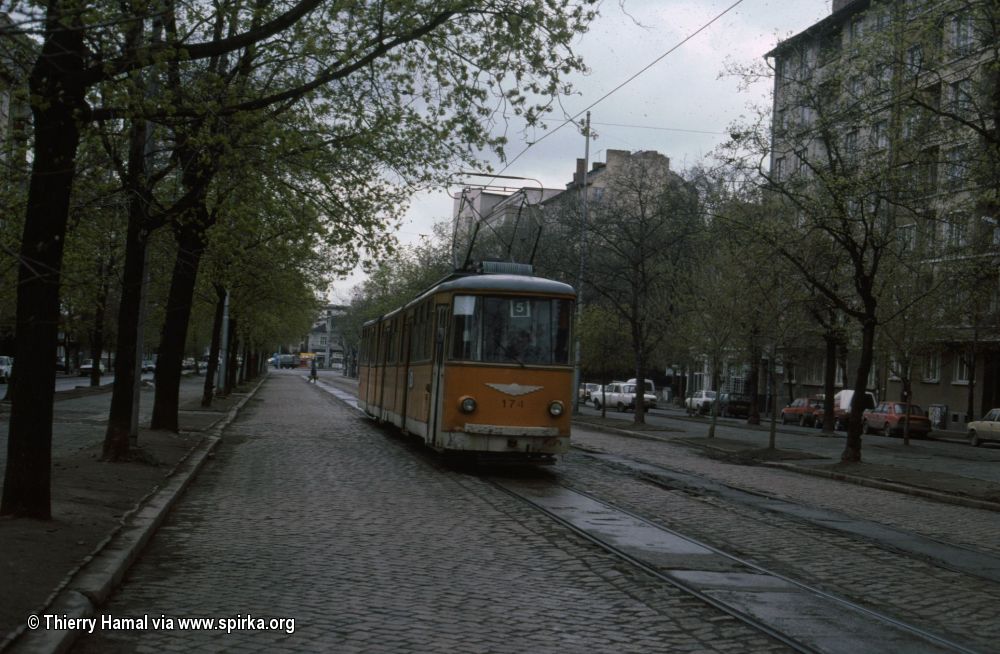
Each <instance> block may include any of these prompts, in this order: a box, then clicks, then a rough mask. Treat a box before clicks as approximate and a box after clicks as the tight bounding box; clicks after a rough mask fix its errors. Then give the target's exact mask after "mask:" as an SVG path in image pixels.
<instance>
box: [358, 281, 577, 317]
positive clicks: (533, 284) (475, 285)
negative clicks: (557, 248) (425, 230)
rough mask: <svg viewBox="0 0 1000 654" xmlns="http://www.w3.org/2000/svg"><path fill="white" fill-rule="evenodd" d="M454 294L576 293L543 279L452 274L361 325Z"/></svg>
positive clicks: (555, 282) (561, 283) (563, 285)
mask: <svg viewBox="0 0 1000 654" xmlns="http://www.w3.org/2000/svg"><path fill="white" fill-rule="evenodd" d="M455 291H495V292H501V291H502V292H504V293H531V294H536V293H537V294H539V295H572V296H574V297H575V296H576V290H575V289H574V288H573V287H572V286H570V285H569V284H566V283H564V282H557V281H556V280H554V279H546V278H545V277H531V276H529V275H511V274H497V273H487V274H474V273H473V274H467V273H453V274H452V275H449V276H448V277H445V278H444V279H442V280H441V281H440V282H438V283H437V284H435V285H434V286H432V287H430V288H429V289H427V290H426V291H424V292H423V293H421V294H420V295H418V296H417V297H416V298H414V299H413V300H410V301H409V302H407V303H406V304H404V305H403V306H401V307H399V308H398V309H393V310H392V311H390V312H388V313H386V314H385V315H384V316H380V317H379V318H375V319H373V320H369V321H367V322H366V323H365V324H366V325H368V324H370V323H374V322H378V321H380V320H385V319H386V318H390V317H392V316H394V315H396V314H397V313H399V312H400V311H403V310H404V309H406V308H407V307H411V306H413V305H414V304H418V303H420V302H421V301H423V300H425V299H426V298H427V297H429V296H431V295H435V294H437V293H451V292H455Z"/></svg>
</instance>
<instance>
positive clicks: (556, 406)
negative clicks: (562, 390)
mask: <svg viewBox="0 0 1000 654" xmlns="http://www.w3.org/2000/svg"><path fill="white" fill-rule="evenodd" d="M549 413H550V414H551V415H552V416H553V417H554V418H558V417H559V416H561V415H562V414H563V403H562V402H560V401H559V400H556V401H555V402H553V403H552V404H550V405H549Z"/></svg>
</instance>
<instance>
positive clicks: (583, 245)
mask: <svg viewBox="0 0 1000 654" xmlns="http://www.w3.org/2000/svg"><path fill="white" fill-rule="evenodd" d="M583 135H584V138H585V139H586V142H585V145H584V146H583V175H582V176H581V177H582V179H580V204H581V208H580V270H579V273H578V274H577V282H576V333H575V335H574V340H575V341H576V354H575V355H574V361H573V389H574V390H573V414H574V415H577V414H579V413H580V382H581V381H582V380H581V379H580V367H581V366H580V362H581V360H582V355H581V354H582V351H581V347H580V326H581V325H583V275H584V272H585V271H586V260H587V208H588V205H589V203H588V201H587V169H588V168H590V112H589V111H588V112H587V122H586V123H584V128H583Z"/></svg>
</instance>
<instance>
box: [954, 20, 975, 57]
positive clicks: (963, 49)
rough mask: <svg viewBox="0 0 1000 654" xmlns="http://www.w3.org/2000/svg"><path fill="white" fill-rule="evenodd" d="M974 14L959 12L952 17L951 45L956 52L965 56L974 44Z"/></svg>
mask: <svg viewBox="0 0 1000 654" xmlns="http://www.w3.org/2000/svg"><path fill="white" fill-rule="evenodd" d="M973 42H974V39H973V27H972V14H969V13H959V14H955V15H954V16H952V18H951V47H952V49H953V50H954V51H955V54H957V55H959V56H965V55H967V54H969V53H970V52H972V46H973Z"/></svg>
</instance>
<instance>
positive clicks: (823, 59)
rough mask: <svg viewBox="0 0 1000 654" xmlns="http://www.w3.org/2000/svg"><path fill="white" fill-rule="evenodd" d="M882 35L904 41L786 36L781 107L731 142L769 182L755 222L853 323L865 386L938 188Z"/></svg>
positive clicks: (829, 31)
mask: <svg viewBox="0 0 1000 654" xmlns="http://www.w3.org/2000/svg"><path fill="white" fill-rule="evenodd" d="M817 41H818V45H817ZM885 41H888V42H891V43H897V42H896V41H894V40H893V39H869V40H867V41H862V40H860V39H858V40H856V41H851V42H850V43H849V45H845V44H846V42H845V41H842V35H841V33H840V32H839V31H837V30H834V29H833V28H826V31H823V30H820V31H818V32H815V33H807V34H806V35H805V36H803V37H799V38H796V39H793V40H791V41H790V42H787V43H785V44H780V45H779V46H778V48H777V49H776V50H775V52H774V53H773V54H774V55H775V58H776V61H777V68H778V71H777V77H776V82H775V89H776V90H775V104H774V107H775V108H774V114H773V116H770V115H769V114H768V113H767V112H766V111H765V112H760V113H758V115H757V119H756V120H755V121H754V122H753V123H751V124H748V125H743V126H739V127H735V128H734V129H733V130H732V131H733V134H734V136H735V138H734V142H733V143H732V144H730V148H729V151H728V155H729V161H730V162H733V163H734V164H736V165H738V166H742V167H743V169H744V170H745V171H747V174H748V175H749V174H751V173H752V172H755V173H756V175H757V177H756V182H755V183H759V184H760V185H761V188H762V190H764V193H763V194H762V195H761V206H762V210H761V213H762V215H761V216H760V219H759V220H757V221H755V223H754V224H752V225H748V227H751V228H753V230H754V232H753V233H754V234H755V235H756V237H757V238H759V239H761V240H762V241H763V242H764V243H767V244H768V245H769V246H770V247H771V248H773V251H774V252H775V253H776V254H777V255H778V256H781V257H782V258H784V259H785V260H786V261H788V262H789V263H790V264H791V265H792V266H793V267H794V269H795V270H796V271H797V274H798V275H799V276H800V277H801V279H802V282H803V283H804V284H805V285H806V287H808V288H810V289H815V292H816V293H818V294H821V295H823V296H824V297H825V298H826V299H827V300H828V301H829V303H830V304H831V305H832V306H833V307H835V308H836V310H837V311H838V312H842V313H843V315H845V316H847V317H848V318H849V319H850V320H851V321H852V322H853V323H854V326H855V328H856V330H857V332H858V340H859V347H858V359H857V367H856V369H855V371H854V379H853V384H852V385H853V387H854V388H856V389H859V390H864V389H865V388H866V387H867V382H868V377H869V373H870V371H871V369H872V363H873V358H874V354H873V353H874V345H875V335H876V331H877V327H878V325H879V320H880V315H881V314H880V310H879V302H880V299H881V298H882V297H883V295H884V294H885V293H886V291H887V290H889V288H890V286H891V284H892V283H893V281H894V280H895V279H896V277H895V276H894V273H893V271H894V269H896V268H898V267H899V266H901V265H904V263H905V262H906V260H907V255H906V252H905V248H904V246H903V244H904V243H905V242H906V241H907V234H908V233H909V230H914V229H917V228H918V226H919V228H921V229H922V228H923V224H924V223H925V222H926V221H924V220H923V219H922V218H923V208H924V207H925V206H926V202H927V196H928V195H929V194H930V193H932V192H933V190H934V189H933V186H932V185H931V184H930V177H929V173H930V170H931V168H930V164H931V163H932V162H931V161H929V160H928V155H927V153H926V152H924V151H923V150H922V149H921V148H920V147H919V142H918V141H917V140H916V139H914V138H913V136H912V135H911V136H910V137H909V138H904V134H903V123H902V117H903V115H904V112H903V111H902V109H901V105H900V97H901V96H900V94H899V92H898V90H899V87H900V84H902V80H904V78H905V77H906V76H907V75H908V74H910V73H909V72H908V69H907V68H906V67H905V66H903V65H901V64H900V62H899V59H898V58H889V59H886V53H885V52H884V51H883V50H882V43H884V42H885ZM834 62H836V67H835V68H834V66H831V65H830V64H832V63H834ZM893 62H896V64H895V65H894V64H893ZM824 66H825V71H824V73H823V74H819V73H818V72H817V71H818V70H819V69H820V68H822V67H824ZM873 71H874V73H875V74H873ZM744 74H745V75H747V76H748V77H749V76H750V75H751V74H756V71H755V72H753V73H744ZM769 118H773V126H774V129H773V138H772V131H771V130H770V129H767V126H768V124H769V123H770V122H771V120H769ZM768 160H770V166H768V165H766V162H767V161H768ZM747 179H751V178H749V177H748V178H747ZM828 375H829V373H828ZM863 410H864V407H863V405H862V403H860V402H858V403H856V404H855V405H854V406H853V407H852V410H851V414H850V419H849V423H848V436H847V441H846V443H845V448H844V451H843V453H842V456H841V458H842V460H843V461H845V462H855V461H860V460H861V415H862V412H863ZM828 413H829V412H828Z"/></svg>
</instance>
